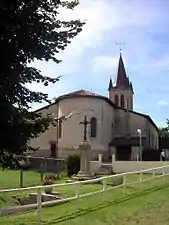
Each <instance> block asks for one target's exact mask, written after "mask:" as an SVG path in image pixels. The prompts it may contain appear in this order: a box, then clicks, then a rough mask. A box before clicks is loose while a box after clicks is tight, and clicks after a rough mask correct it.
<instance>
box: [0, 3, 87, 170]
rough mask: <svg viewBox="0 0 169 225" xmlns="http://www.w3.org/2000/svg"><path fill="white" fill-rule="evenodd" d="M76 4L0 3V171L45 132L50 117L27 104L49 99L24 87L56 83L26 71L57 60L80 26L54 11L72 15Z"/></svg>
mask: <svg viewBox="0 0 169 225" xmlns="http://www.w3.org/2000/svg"><path fill="white" fill-rule="evenodd" d="M77 5H78V2H77V1H72V2H70V1H69V2H68V1H60V0H1V1H0V49H1V66H0V103H1V114H0V115H1V116H0V140H1V142H0V166H5V167H8V166H12V165H13V164H14V162H15V155H16V154H22V153H23V152H24V151H25V150H27V149H28V148H29V146H28V141H29V140H30V139H31V138H34V137H37V136H38V135H39V134H40V133H41V132H44V131H45V130H46V129H47V128H48V126H49V123H50V122H51V117H49V116H47V117H45V118H44V117H43V118H42V117H41V115H40V114H38V113H36V112H31V110H30V104H31V103H36V102H37V103H41V102H42V101H46V102H49V99H48V95H47V94H45V93H42V92H35V91H31V90H29V89H28V88H27V87H26V84H27V83H33V82H37V83H39V82H42V83H43V84H44V85H45V86H47V85H48V83H55V82H56V81H58V80H59V77H56V78H51V77H45V76H43V75H42V74H41V72H40V71H39V70H37V69H36V68H34V67H32V66H29V63H30V62H33V61H34V60H35V59H37V60H45V61H49V60H53V61H54V62H55V63H56V64H57V63H59V62H60V60H59V59H58V58H57V57H56V55H57V53H59V52H60V51H62V50H64V49H65V48H66V46H67V45H68V44H69V43H70V41H71V39H72V38H74V37H75V36H76V35H77V34H78V33H79V32H81V31H82V27H83V25H84V22H81V21H80V20H71V21H61V20H60V19H59V17H58V15H59V9H60V8H62V7H64V8H67V10H68V9H69V10H73V9H74V7H75V6H77Z"/></svg>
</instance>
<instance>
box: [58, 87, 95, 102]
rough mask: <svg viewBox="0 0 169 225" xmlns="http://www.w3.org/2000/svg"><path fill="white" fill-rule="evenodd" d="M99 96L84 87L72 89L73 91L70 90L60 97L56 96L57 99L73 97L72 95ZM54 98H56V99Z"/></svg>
mask: <svg viewBox="0 0 169 225" xmlns="http://www.w3.org/2000/svg"><path fill="white" fill-rule="evenodd" d="M89 95H90V96H99V95H98V94H96V93H94V92H91V91H86V90H84V89H81V90H78V91H73V92H70V93H68V94H66V95H62V96H60V97H58V98H57V99H60V98H65V97H71V96H72V97H73V96H75V97H76V96H89ZM57 99H56V100H57Z"/></svg>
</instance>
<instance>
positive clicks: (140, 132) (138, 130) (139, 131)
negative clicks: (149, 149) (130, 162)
mask: <svg viewBox="0 0 169 225" xmlns="http://www.w3.org/2000/svg"><path fill="white" fill-rule="evenodd" d="M137 133H138V134H139V138H140V151H139V152H140V154H139V155H140V157H139V158H140V161H142V136H141V135H142V130H141V129H137ZM137 161H138V158H137Z"/></svg>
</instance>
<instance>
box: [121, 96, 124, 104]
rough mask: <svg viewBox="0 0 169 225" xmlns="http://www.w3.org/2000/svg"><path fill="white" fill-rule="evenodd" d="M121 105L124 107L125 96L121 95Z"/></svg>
mask: <svg viewBox="0 0 169 225" xmlns="http://www.w3.org/2000/svg"><path fill="white" fill-rule="evenodd" d="M120 103H121V107H124V95H121V97H120Z"/></svg>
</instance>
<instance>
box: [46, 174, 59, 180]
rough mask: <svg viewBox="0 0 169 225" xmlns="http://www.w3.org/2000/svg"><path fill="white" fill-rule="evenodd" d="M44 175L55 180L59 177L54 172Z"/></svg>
mask: <svg viewBox="0 0 169 225" xmlns="http://www.w3.org/2000/svg"><path fill="white" fill-rule="evenodd" d="M44 177H50V178H51V179H52V180H53V181H54V180H56V179H57V176H56V174H54V173H45V175H44Z"/></svg>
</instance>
